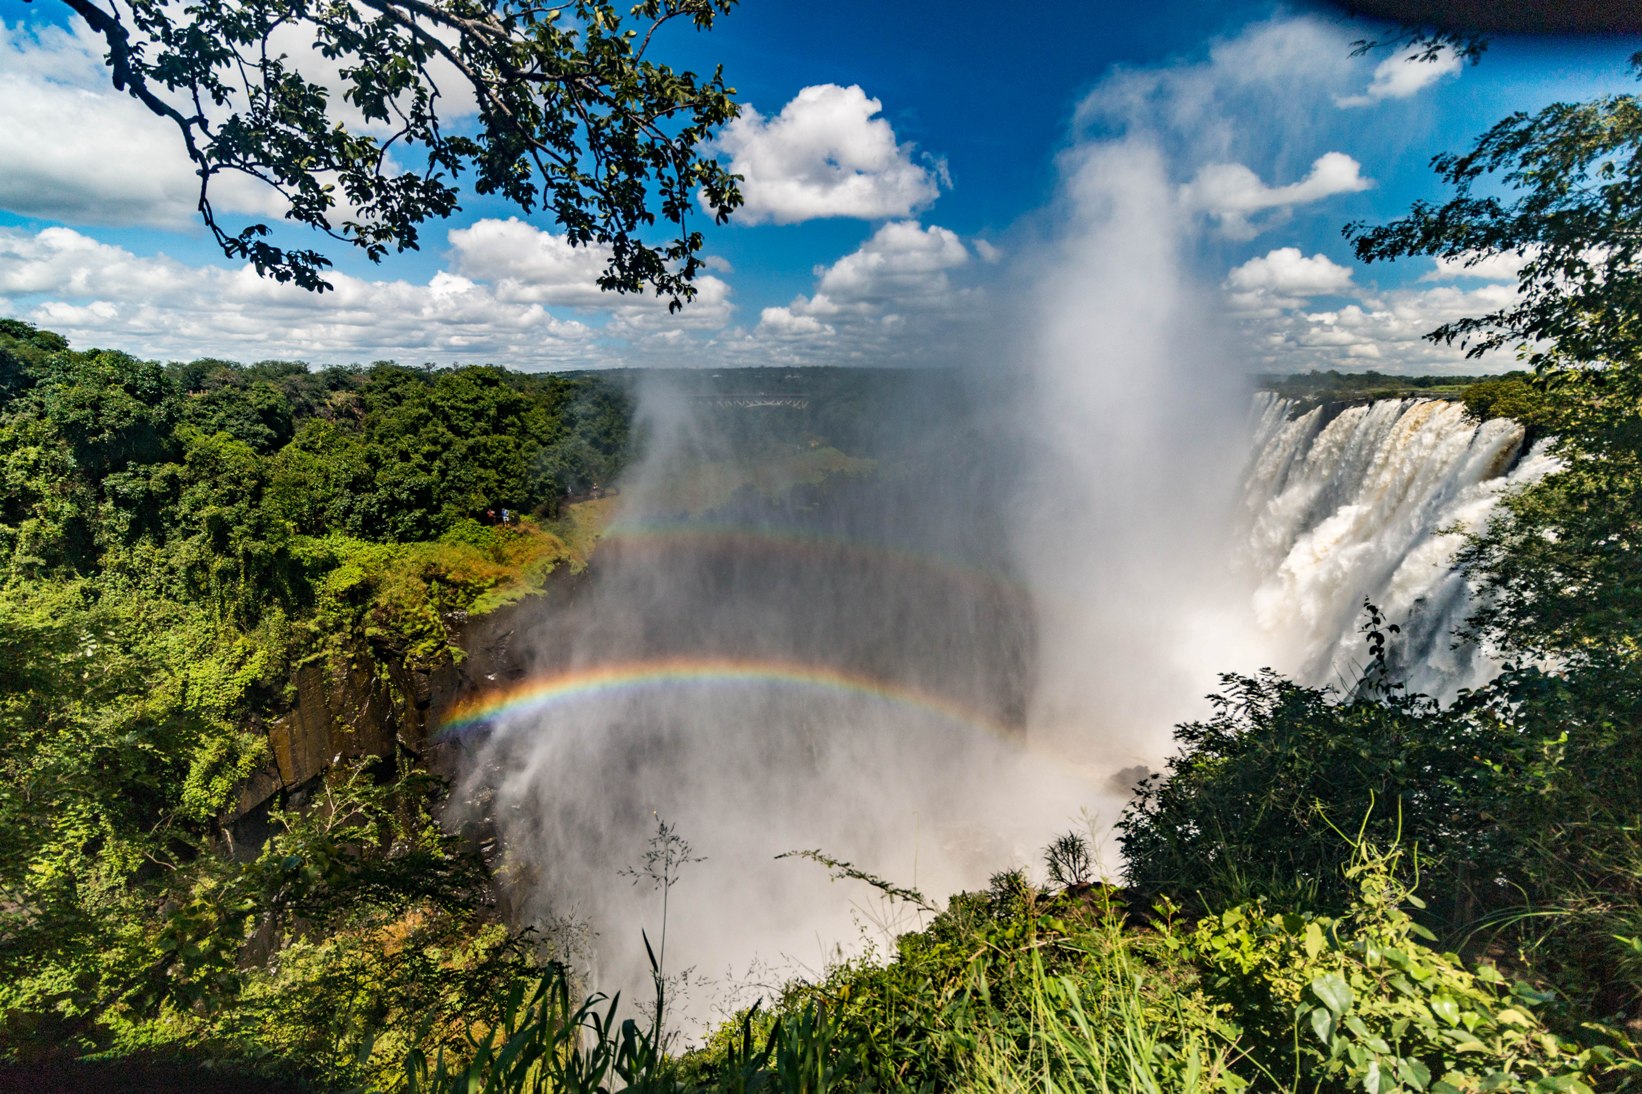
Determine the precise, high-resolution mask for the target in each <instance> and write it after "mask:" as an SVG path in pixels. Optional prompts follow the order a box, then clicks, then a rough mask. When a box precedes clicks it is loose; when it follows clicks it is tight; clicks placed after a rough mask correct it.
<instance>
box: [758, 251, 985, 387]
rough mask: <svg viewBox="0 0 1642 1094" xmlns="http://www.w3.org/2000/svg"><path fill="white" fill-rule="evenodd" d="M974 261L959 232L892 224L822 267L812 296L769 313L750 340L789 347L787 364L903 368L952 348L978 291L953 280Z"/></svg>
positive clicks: (816, 273)
mask: <svg viewBox="0 0 1642 1094" xmlns="http://www.w3.org/2000/svg"><path fill="white" fill-rule="evenodd" d="M969 262H970V252H969V249H968V248H967V247H966V246H964V243H963V241H962V240H961V239H959V238H958V236H957V234H956V233H954V232H952V231H949V230H948V229H946V228H942V227H939V226H936V225H931V226H929V227H928V228H925V227H922V226H921V225H919V224H918V223H917V222H915V221H892V222H890V223H888V224H885V225H883V226H882V227H881V228H879V229H878V230H877V231H876V232H874V233H873V235H872V236H871V238H869V239H868V240H867V241H866V242H864V243H862V244H861V246H860V247H858V248H857V249H856V250H854V251H852V252H850V253H849V254H847V255H845V256H844V257H842V258H840V259H839V260H838V261H836V262H834V263H832V264H831V265H830V266H818V267H816V270H815V276H816V282H815V291H814V292H813V293H812V294H811V295H808V296H804V295H799V296H797V297H794V298H793V300H792V302H791V303H788V304H786V305H784V306H782V307H774V308H765V309H764V311H763V313H762V315H761V316H760V318H759V323H758V326H757V328H756V329H754V330H753V332H752V334H751V338H752V339H753V340H755V341H761V342H764V343H766V344H775V345H785V346H786V347H787V348H786V350H785V352H786V353H787V355H788V356H787V357H786V358H784V359H787V360H826V359H843V360H863V361H868V362H871V363H877V364H901V363H906V362H909V361H911V360H915V359H927V358H929V357H931V356H936V355H939V354H940V353H942V352H945V351H946V350H947V349H949V348H950V345H949V339H948V338H947V337H946V336H947V334H948V333H949V332H950V330H951V329H952V327H951V324H952V322H953V317H954V315H955V313H957V312H958V311H959V310H960V309H961V308H963V307H964V306H965V305H966V303H968V302H969V301H970V299H971V297H972V296H973V293H974V290H969V289H964V288H960V287H958V286H955V285H954V284H953V280H952V274H953V273H954V272H956V271H958V270H960V269H962V268H963V267H965V266H967V265H968V264H969Z"/></svg>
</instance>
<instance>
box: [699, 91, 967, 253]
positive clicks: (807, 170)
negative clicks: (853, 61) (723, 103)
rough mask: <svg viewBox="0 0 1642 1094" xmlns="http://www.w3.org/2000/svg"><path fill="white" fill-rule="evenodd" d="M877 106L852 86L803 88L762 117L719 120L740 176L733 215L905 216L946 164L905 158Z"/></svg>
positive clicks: (746, 218) (752, 220) (927, 196)
mask: <svg viewBox="0 0 1642 1094" xmlns="http://www.w3.org/2000/svg"><path fill="white" fill-rule="evenodd" d="M882 109H883V105H882V104H881V103H880V102H879V101H878V100H877V99H869V98H868V97H867V95H866V92H864V91H862V90H861V88H860V87H857V86H850V87H839V86H838V85H836V84H818V85H816V86H814V87H806V88H804V89H803V90H802V91H800V92H799V93H798V96H797V97H796V98H794V99H793V100H792V102H790V103H788V104H787V105H786V106H784V107H782V108H781V113H780V114H778V115H776V116H775V117H773V118H768V119H766V118H765V117H764V116H763V115H761V114H759V113H758V111H756V110H753V109H751V108H750V107H749V108H745V109H743V111H742V113H741V116H740V117H739V118H737V119H736V120H735V121H733V122H731V123H730V124H729V125H728V126H726V127H725V129H724V131H723V132H722V133H721V134H720V135H719V138H718V146H719V147H720V148H721V149H723V150H724V151H725V152H728V153H729V154H730V157H731V159H730V169H731V170H732V171H735V172H736V173H738V174H740V175H742V176H743V177H744V181H743V182H742V184H741V192H742V194H743V195H744V196H745V198H746V204H745V205H743V206H742V208H741V209H740V211H739V212H738V213H737V215H736V219H737V220H738V221H739V222H741V223H744V224H760V223H765V222H774V223H776V224H796V223H798V222H799V221H804V220H813V219H816V218H819V217H859V218H861V219H864V220H878V219H881V218H886V217H905V216H910V215H911V214H912V213H914V212H916V211H918V210H919V209H922V208H924V207H925V206H927V205H929V204H930V202H932V201H934V200H935V199H936V197H937V196H939V194H940V190H941V186H942V185H943V183H944V184H947V185H950V183H949V182H947V180H946V167H945V164H944V163H942V162H940V161H934V162H933V163H931V164H930V165H928V166H921V165H919V164H917V163H914V162H913V148H912V146H911V145H908V144H897V143H896V140H895V131H894V130H893V129H891V128H890V124H889V122H887V121H885V120H884V119H883V118H880V117H877V116H876V115H877V114H878V113H879V111H880V110H882Z"/></svg>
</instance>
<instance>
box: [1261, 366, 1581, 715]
mask: <svg viewBox="0 0 1642 1094" xmlns="http://www.w3.org/2000/svg"><path fill="white" fill-rule="evenodd" d="M1252 416H1253V438H1254V439H1253V446H1252V452H1253V457H1252V459H1251V461H1250V464H1249V468H1248V471H1247V473H1246V475H1245V476H1244V484H1243V517H1244V520H1245V522H1246V524H1245V531H1246V537H1245V539H1244V543H1245V547H1244V549H1243V555H1244V557H1243V558H1242V559H1241V560H1240V561H1241V564H1242V565H1243V566H1244V567H1245V568H1246V569H1247V571H1248V573H1249V576H1250V577H1251V579H1252V580H1253V581H1254V582H1255V592H1254V599H1253V606H1254V612H1255V618H1256V622H1257V624H1258V626H1259V627H1260V629H1261V630H1262V631H1264V632H1265V633H1266V634H1267V635H1268V636H1269V637H1270V638H1271V639H1272V640H1273V642H1274V643H1275V645H1276V648H1277V649H1279V650H1281V651H1283V654H1284V662H1283V664H1284V665H1285V667H1287V668H1288V669H1289V671H1290V672H1291V673H1292V674H1294V675H1295V676H1297V677H1298V678H1299V679H1301V680H1303V681H1305V682H1308V683H1313V684H1335V685H1349V684H1350V683H1352V682H1353V681H1355V680H1356V678H1357V676H1358V674H1359V673H1360V671H1361V669H1362V667H1363V666H1364V664H1365V663H1366V660H1367V655H1366V653H1365V648H1364V644H1363V639H1362V635H1361V633H1360V631H1359V628H1360V626H1361V623H1362V619H1363V616H1362V602H1363V598H1364V597H1367V598H1368V599H1369V600H1371V601H1373V602H1374V603H1375V604H1377V605H1378V606H1379V607H1380V609H1381V610H1382V611H1383V612H1385V614H1386V616H1387V617H1388V618H1389V620H1390V621H1391V622H1394V623H1397V624H1398V625H1399V626H1400V627H1401V633H1400V634H1399V635H1398V636H1397V637H1396V639H1395V640H1394V645H1393V647H1392V655H1393V656H1394V657H1395V658H1396V661H1397V663H1398V665H1399V666H1400V667H1401V668H1402V669H1403V672H1404V679H1405V680H1406V682H1407V684H1408V686H1409V687H1410V688H1411V689H1414V690H1419V691H1426V692H1429V693H1431V694H1438V695H1450V694H1452V693H1453V692H1454V691H1456V690H1458V689H1459V688H1462V687H1467V686H1472V685H1474V684H1477V683H1480V682H1481V681H1482V680H1484V679H1486V678H1487V677H1488V676H1490V675H1492V673H1493V672H1494V670H1495V668H1496V667H1497V666H1495V665H1494V663H1493V662H1492V661H1491V660H1490V658H1489V657H1488V654H1487V651H1485V650H1482V649H1479V648H1478V647H1477V646H1476V645H1474V644H1472V643H1457V642H1456V641H1455V638H1454V631H1455V628H1456V627H1457V626H1459V625H1460V624H1462V623H1463V622H1464V620H1465V618H1466V616H1467V614H1468V613H1469V611H1470V608H1471V606H1472V605H1473V603H1474V597H1475V595H1476V594H1475V591H1474V590H1473V589H1472V588H1471V586H1470V584H1469V583H1468V582H1467V580H1466V578H1465V576H1464V575H1463V574H1461V573H1460V572H1459V571H1458V570H1456V569H1455V567H1454V564H1453V563H1454V554H1455V552H1456V551H1457V550H1458V549H1459V548H1460V547H1461V546H1462V544H1463V543H1464V537H1465V534H1466V533H1468V532H1473V531H1476V530H1479V529H1480V528H1482V527H1483V526H1484V524H1485V523H1486V521H1487V520H1488V518H1489V515H1490V514H1491V513H1492V512H1493V510H1494V507H1495V506H1496V505H1497V504H1498V502H1499V499H1500V497H1501V495H1502V494H1504V493H1505V492H1507V491H1509V490H1511V489H1512V488H1514V487H1517V486H1520V485H1522V484H1525V483H1528V482H1532V481H1534V480H1535V479H1538V478H1540V477H1541V476H1543V475H1544V474H1546V473H1547V472H1548V471H1550V470H1551V469H1553V468H1554V467H1555V460H1554V459H1553V457H1552V456H1551V455H1550V454H1549V450H1548V442H1544V441H1541V442H1539V443H1537V444H1535V445H1533V446H1532V447H1531V448H1530V450H1529V451H1527V452H1526V453H1524V452H1523V444H1524V430H1523V427H1522V426H1521V425H1519V424H1518V423H1516V422H1512V421H1508V420H1504V419H1495V420H1492V421H1487V422H1482V423H1480V424H1479V423H1476V422H1473V421H1471V420H1469V419H1468V418H1467V417H1466V414H1465V409H1464V407H1463V406H1462V405H1460V404H1459V403H1456V402H1449V401H1444V400H1438V399H1418V398H1416V399H1382V400H1380V401H1378V402H1375V403H1372V404H1369V405H1366V406H1352V407H1347V408H1345V409H1343V410H1340V411H1338V413H1334V414H1331V413H1330V412H1329V410H1328V409H1327V408H1324V407H1316V408H1313V409H1311V410H1305V411H1302V410H1301V409H1300V408H1299V407H1298V406H1297V405H1296V404H1295V403H1294V402H1292V401H1290V400H1287V399H1283V398H1280V397H1278V396H1276V395H1272V394H1269V393H1263V394H1261V395H1259V396H1257V397H1256V401H1255V405H1254V409H1253V415H1252Z"/></svg>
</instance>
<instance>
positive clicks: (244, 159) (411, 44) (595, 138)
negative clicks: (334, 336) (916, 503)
mask: <svg viewBox="0 0 1642 1094" xmlns="http://www.w3.org/2000/svg"><path fill="white" fill-rule="evenodd" d="M63 2H64V3H66V4H67V5H68V6H69V8H71V9H72V10H73V11H74V12H75V14H76V15H78V16H79V18H80V19H81V20H83V21H84V23H85V24H86V25H87V26H89V27H90V28H91V29H92V30H93V31H95V32H96V33H97V34H98V35H100V36H101V38H102V39H103V42H104V44H105V45H106V46H107V49H108V54H107V60H108V64H109V67H110V70H111V75H112V79H113V82H114V86H115V87H116V88H118V89H120V90H122V91H125V92H126V93H127V94H129V95H131V96H132V97H133V98H134V99H136V100H137V101H138V102H139V103H141V104H142V105H143V106H144V107H146V108H147V109H148V110H149V111H151V112H152V113H154V114H156V115H158V116H159V117H162V118H165V119H167V120H168V121H170V122H172V123H173V124H174V125H175V126H176V129H177V132H178V133H179V134H180V136H181V137H182V144H183V148H184V149H185V151H186V154H187V156H188V158H189V159H190V160H191V161H192V162H193V164H194V167H195V169H196V173H197V174H198V176H199V192H198V206H199V212H200V215H201V217H202V218H203V219H204V222H205V224H206V226H207V227H208V228H209V229H210V231H211V232H212V234H213V235H214V236H215V238H216V240H217V242H218V244H220V245H221V247H222V249H223V252H224V253H225V254H227V255H228V256H229V257H230V258H239V259H244V260H246V261H248V262H250V263H251V264H252V265H254V266H255V267H256V269H257V271H258V272H259V273H261V274H264V275H265V276H269V277H273V278H275V279H276V280H278V281H283V282H292V283H294V284H297V285H300V286H302V287H303V288H307V289H317V290H323V289H326V288H328V287H329V285H328V283H327V282H326V281H325V279H324V278H325V274H324V271H325V269H326V268H327V267H328V266H329V265H330V261H329V260H328V259H327V258H326V257H325V256H324V255H323V254H322V253H320V252H319V251H317V250H314V249H311V248H307V247H293V246H289V245H286V244H283V243H280V242H276V238H277V237H276V235H275V233H274V232H273V231H272V230H271V229H270V228H269V226H268V225H266V224H262V223H250V224H246V225H244V226H241V227H233V226H225V224H224V221H223V218H222V217H221V215H220V214H219V213H218V211H217V207H216V204H215V201H214V197H220V194H221V186H220V181H221V180H223V179H224V178H236V177H237V178H242V179H250V180H254V181H255V182H257V183H261V184H264V185H266V186H267V187H269V188H271V189H272V190H273V191H274V192H275V193H277V195H278V197H279V199H280V200H281V201H282V203H283V205H284V206H285V213H284V215H285V219H286V220H288V221H290V222H292V223H294V224H298V225H302V226H305V227H307V228H310V229H313V230H315V231H318V232H320V233H323V234H324V235H326V236H328V237H329V238H331V239H333V240H336V241H339V242H341V243H345V244H348V245H350V246H353V247H356V248H358V249H359V250H361V251H362V252H363V253H364V254H365V255H366V256H367V257H369V258H370V259H371V260H372V261H379V260H381V258H383V257H384V256H385V255H386V254H387V253H389V252H390V251H392V250H405V249H407V248H414V247H416V246H417V245H418V243H419V240H420V236H419V230H420V227H421V225H422V224H424V223H425V222H426V221H427V220H429V219H437V218H442V217H446V216H449V215H450V214H451V213H452V212H454V211H455V210H456V209H457V207H458V202H459V200H460V199H461V186H462V179H463V176H464V175H466V176H470V184H471V186H472V187H473V190H474V191H475V192H476V193H478V194H480V195H496V196H498V197H500V198H503V199H505V200H506V201H508V202H511V203H512V204H514V205H517V206H518V207H520V208H521V209H523V210H525V211H527V212H532V211H538V210H539V211H541V212H543V213H546V214H547V215H550V216H551V217H552V218H553V219H554V220H555V221H556V222H557V223H558V224H559V225H560V226H561V227H562V229H563V231H564V233H565V236H566V238H567V239H568V240H569V241H570V242H571V243H572V244H573V245H576V246H595V247H598V248H600V249H601V250H603V251H604V252H605V254H606V265H605V270H604V273H603V274H602V275H601V276H600V278H599V285H600V287H601V288H605V289H614V290H617V291H621V292H637V291H641V290H644V289H646V288H653V289H654V291H655V292H657V293H658V294H661V295H664V296H667V297H668V298H669V301H670V306H672V307H675V308H676V307H678V306H679V304H680V302H681V301H682V300H685V299H688V298H689V297H690V296H691V295H692V294H693V291H694V290H693V288H692V285H691V280H692V278H693V277H694V276H695V274H696V272H697V270H698V269H699V267H700V250H701V247H702V238H701V235H700V233H699V232H698V231H696V230H694V228H693V227H692V226H691V224H690V216H691V213H692V210H693V209H694V206H695V202H696V201H697V199H698V195H699V198H700V200H702V201H704V202H705V203H706V205H707V206H708V208H709V209H710V210H711V212H712V215H713V216H715V217H716V218H718V219H720V220H722V219H723V218H724V217H726V216H728V214H729V212H730V210H732V209H733V208H735V206H736V205H738V204H739V203H740V195H739V193H738V191H737V189H736V185H735V179H734V178H733V177H732V176H731V175H729V174H728V172H727V171H726V170H725V169H724V168H723V167H722V166H720V165H719V164H718V163H717V162H716V161H715V160H714V159H712V158H711V157H708V156H705V155H703V153H702V151H701V146H702V145H703V143H704V142H705V141H706V140H707V139H708V138H709V137H710V136H711V134H712V133H713V132H714V131H715V129H716V128H717V127H718V126H720V125H722V124H724V123H725V122H727V121H729V120H730V119H731V118H733V117H734V116H735V113H736V107H735V104H734V102H733V101H732V100H731V98H730V94H731V92H730V89H729V88H727V87H726V86H725V84H724V81H723V78H722V75H721V73H719V72H714V73H713V74H712V75H711V76H709V77H705V78H703V77H700V76H697V75H695V74H694V73H691V72H688V71H678V70H675V69H674V68H673V67H672V66H670V65H667V64H665V63H661V62H659V61H657V60H656V59H655V58H654V57H653V56H652V55H651V48H652V46H653V45H654V44H655V39H656V36H657V34H658V33H659V32H662V31H663V28H664V27H665V26H666V25H667V24H669V23H675V22H677V23H682V24H686V25H689V26H692V27H694V28H695V29H697V30H706V29H708V28H710V27H711V26H712V24H713V22H714V20H715V19H716V18H717V17H718V16H719V15H721V14H723V13H725V12H726V11H728V10H729V9H730V7H731V6H732V5H733V3H734V0H642V2H640V3H638V4H636V5H635V6H633V7H632V9H631V11H630V13H629V15H630V18H631V21H632V23H631V25H627V24H624V21H623V17H622V15H621V13H620V12H619V11H618V9H617V7H616V5H614V4H612V3H609V2H608V0H572V2H569V3H563V4H538V3H534V2H532V0H360V2H358V3H341V2H316V0H230V2H227V3H195V4H189V5H186V6H182V7H179V6H178V5H175V4H170V3H165V2H163V0H135V2H132V3H126V4H115V3H100V2H98V0H63ZM464 100H471V103H470V105H471V109H472V111H473V114H474V115H475V120H474V121H473V122H472V123H471V124H470V123H467V122H465V121H464V119H463V113H464V112H463V110H462V109H461V104H462V103H463V102H464ZM453 115H454V118H453ZM658 220H660V221H661V222H663V223H664V224H665V225H667V227H668V229H669V230H670V231H671V232H672V233H673V238H672V239H671V240H670V241H666V242H661V243H656V242H653V241H652V240H651V234H652V233H651V228H652V226H654V225H655V224H656V223H657V221H658Z"/></svg>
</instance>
